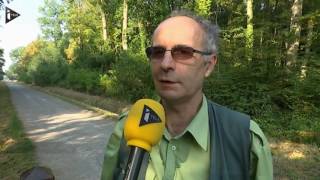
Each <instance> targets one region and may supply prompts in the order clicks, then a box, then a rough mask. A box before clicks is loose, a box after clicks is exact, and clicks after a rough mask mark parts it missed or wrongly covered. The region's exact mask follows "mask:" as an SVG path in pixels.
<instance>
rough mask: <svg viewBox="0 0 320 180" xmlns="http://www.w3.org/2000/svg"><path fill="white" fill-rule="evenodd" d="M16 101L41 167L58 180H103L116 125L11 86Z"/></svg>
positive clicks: (50, 98) (57, 101)
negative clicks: (49, 169) (50, 172)
mask: <svg viewBox="0 0 320 180" xmlns="http://www.w3.org/2000/svg"><path fill="white" fill-rule="evenodd" d="M7 85H8V87H9V89H10V91H11V96H12V101H13V104H14V106H15V107H16V110H17V112H18V116H19V118H20V119H21V120H22V121H23V124H24V127H25V131H26V133H27V135H28V137H29V138H30V139H31V140H32V141H33V142H34V145H35V146H36V156H37V160H38V162H39V164H40V165H42V166H46V167H49V168H51V169H52V171H53V173H54V175H55V177H56V179H57V180H82V179H83V180H97V179H100V175H101V170H102V163H103V153H104V149H105V146H106V142H107V140H108V138H109V136H110V134H111V132H112V129H113V126H114V123H113V122H112V121H111V120H106V119H104V118H103V117H102V116H101V115H97V114H96V113H94V112H92V111H89V110H85V109H82V108H80V107H78V106H75V105H73V104H70V103H68V102H65V101H63V100H60V99H58V98H55V97H52V96H50V95H47V94H45V93H42V92H39V91H36V90H33V89H31V88H29V87H26V86H23V85H20V84H17V83H13V82H7Z"/></svg>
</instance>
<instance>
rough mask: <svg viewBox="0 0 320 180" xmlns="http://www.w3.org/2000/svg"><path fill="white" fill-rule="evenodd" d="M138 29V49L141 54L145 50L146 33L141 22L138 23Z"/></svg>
mask: <svg viewBox="0 0 320 180" xmlns="http://www.w3.org/2000/svg"><path fill="white" fill-rule="evenodd" d="M138 27H139V36H140V48H141V52H144V50H145V49H146V32H145V29H144V25H143V23H142V22H141V20H139V22H138Z"/></svg>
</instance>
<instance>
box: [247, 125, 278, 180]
mask: <svg viewBox="0 0 320 180" xmlns="http://www.w3.org/2000/svg"><path fill="white" fill-rule="evenodd" d="M250 132H251V138H252V144H251V163H250V164H251V168H250V176H251V179H255V180H272V179H273V166H272V155H271V150H270V146H269V143H268V140H267V138H266V137H265V135H264V133H263V132H262V130H261V129H260V127H259V125H258V124H257V123H255V122H254V121H251V122H250Z"/></svg>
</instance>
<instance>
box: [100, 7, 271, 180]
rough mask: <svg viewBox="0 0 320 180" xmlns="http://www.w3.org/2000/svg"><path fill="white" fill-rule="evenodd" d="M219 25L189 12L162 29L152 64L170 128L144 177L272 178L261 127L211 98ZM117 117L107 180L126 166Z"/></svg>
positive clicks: (149, 160) (105, 170)
mask: <svg viewBox="0 0 320 180" xmlns="http://www.w3.org/2000/svg"><path fill="white" fill-rule="evenodd" d="M217 31H218V30H217V28H216V27H215V26H212V25H211V24H210V23H209V22H208V21H206V20H204V19H202V18H200V17H197V16H194V15H192V14H190V13H188V12H182V11H180V12H174V13H173V14H172V16H171V17H169V18H167V19H165V20H164V21H163V22H161V23H160V24H159V26H158V27H157V28H156V30H155V31H154V34H153V43H152V46H151V47H149V48H147V50H146V53H147V56H148V58H149V59H150V64H151V70H152V77H153V81H154V84H155V88H156V91H157V92H158V94H159V95H160V97H161V104H162V105H163V107H164V110H165V115H166V129H165V132H164V135H163V138H162V139H161V141H160V143H159V144H158V145H156V146H154V147H153V148H152V150H151V152H150V157H148V158H147V161H145V163H144V165H145V167H142V168H141V169H142V170H141V171H142V173H141V174H142V175H141V176H139V178H141V179H147V180H149V179H152V180H153V179H157V180H158V179H159V180H161V179H163V180H173V179H175V180H195V179H197V180H198V179H199V180H200V179H201V180H204V179H259V180H263V179H272V173H273V172H272V158H271V153H270V148H269V145H268V142H267V140H266V138H265V136H264V134H263V133H262V131H261V130H260V128H259V126H258V125H257V124H256V123H255V122H253V121H251V120H250V119H249V117H248V116H246V115H244V114H241V113H238V112H235V111H232V110H229V109H227V108H225V107H222V106H220V105H217V104H215V103H213V102H211V101H209V100H207V99H206V97H205V95H204V94H203V91H202V88H203V81H204V79H205V78H206V77H208V76H209V75H210V74H211V72H212V71H213V69H214V67H215V64H216V62H217V46H216V41H217ZM124 121H125V115H124V116H122V117H121V118H120V121H119V122H118V123H117V125H116V127H115V130H114V132H113V134H112V136H111V137H110V140H109V143H108V145H107V150H106V152H105V160H104V167H103V173H102V179H116V178H118V177H119V176H121V173H122V175H123V171H124V169H125V167H123V163H122V164H121V161H123V160H121V159H123V157H124V156H127V155H126V154H127V153H126V152H125V151H124V150H123V149H125V148H124V147H123V145H121V144H123V143H122V142H123V139H122V134H123V123H124Z"/></svg>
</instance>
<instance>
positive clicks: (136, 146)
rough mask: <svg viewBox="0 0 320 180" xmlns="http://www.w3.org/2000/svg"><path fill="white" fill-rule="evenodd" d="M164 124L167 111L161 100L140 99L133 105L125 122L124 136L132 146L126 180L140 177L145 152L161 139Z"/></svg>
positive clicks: (134, 179)
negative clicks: (165, 111)
mask: <svg viewBox="0 0 320 180" xmlns="http://www.w3.org/2000/svg"><path fill="white" fill-rule="evenodd" d="M164 126H165V113H164V109H163V107H162V105H161V104H160V103H159V102H157V101H154V100H151V99H140V100H138V101H137V102H136V103H135V104H134V105H133V106H132V108H131V109H130V111H129V113H128V117H127V119H126V122H125V124H124V137H125V139H126V141H127V145H128V146H130V153H129V158H128V162H127V165H126V172H125V177H124V179H125V180H136V179H137V178H138V175H139V171H140V167H141V164H142V160H143V157H144V154H145V153H146V152H150V151H151V148H152V146H153V145H155V144H157V143H158V142H159V141H160V139H161V137H162V134H163V130H164Z"/></svg>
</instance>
